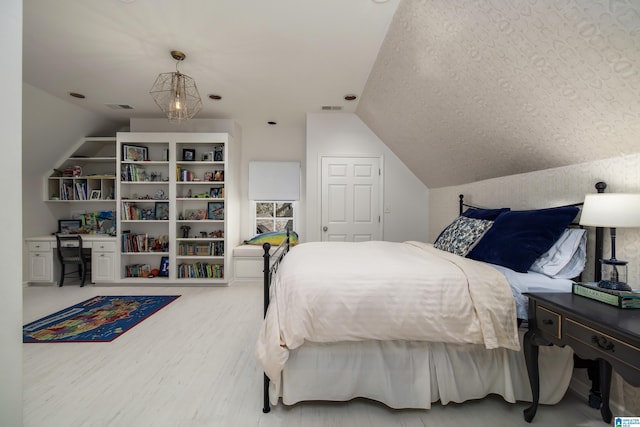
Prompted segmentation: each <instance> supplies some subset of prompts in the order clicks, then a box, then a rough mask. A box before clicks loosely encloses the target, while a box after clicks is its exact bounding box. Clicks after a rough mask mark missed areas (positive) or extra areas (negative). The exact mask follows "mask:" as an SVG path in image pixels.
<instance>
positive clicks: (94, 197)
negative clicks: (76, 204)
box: [89, 190, 102, 200]
mask: <svg viewBox="0 0 640 427" xmlns="http://www.w3.org/2000/svg"><path fill="white" fill-rule="evenodd" d="M101 197H102V191H100V190H91V195H90V196H89V200H100V198H101Z"/></svg>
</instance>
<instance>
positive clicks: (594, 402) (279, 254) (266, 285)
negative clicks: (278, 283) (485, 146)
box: [262, 182, 607, 414]
mask: <svg viewBox="0 0 640 427" xmlns="http://www.w3.org/2000/svg"><path fill="white" fill-rule="evenodd" d="M595 188H596V190H597V192H598V193H604V190H605V189H606V188H607V184H606V183H604V182H598V183H596V185H595ZM458 197H459V199H460V200H459V202H458V207H459V208H458V210H459V214H460V215H462V212H463V211H464V208H472V209H482V207H480V206H474V205H470V204H468V203H465V202H464V195H463V194H460V195H459V196H458ZM582 204H583V202H579V203H573V204H570V205H564V206H582ZM289 233H290V231H289V230H288V229H287V234H286V237H285V239H284V240H283V241H282V243H280V245H279V246H278V248H277V249H276V250H275V252H274V255H271V244H269V243H265V244H263V245H262V248H263V249H264V254H263V255H262V257H263V259H264V267H263V270H262V271H263V291H264V312H263V317H266V315H267V308H268V307H269V290H270V288H271V279H272V278H273V276H274V275H275V274H276V272H277V271H278V268H279V267H280V264H281V263H282V260H283V259H284V257H285V255H286V254H287V253H288V252H289V250H290V249H291V244H290V241H291V238H290V235H289ZM602 255H603V228H601V227H597V228H596V242H595V256H594V278H597V277H600V273H601V267H600V259H601V258H602ZM576 363H577V366H576V367H578V368H580V367H582V368H587V369H588V374H589V379H590V380H591V384H592V387H591V390H590V391H589V406H591V407H593V408H599V407H600V404H601V399H600V388H599V374H598V369H599V368H598V363H597V361H592V360H583V359H580V358H577V359H576ZM262 375H263V406H262V412H263V413H265V414H266V413H269V412H270V411H271V405H270V404H269V377H267V374H265V373H263V374H262Z"/></svg>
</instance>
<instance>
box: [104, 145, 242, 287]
mask: <svg viewBox="0 0 640 427" xmlns="http://www.w3.org/2000/svg"><path fill="white" fill-rule="evenodd" d="M116 139H117V147H118V148H117V156H118V165H119V169H120V174H119V176H118V179H117V191H116V193H117V202H118V205H119V206H118V209H119V213H118V215H117V217H118V227H117V230H118V235H117V238H118V242H119V252H118V254H119V256H118V260H117V262H119V267H118V268H117V269H118V272H119V274H118V279H119V280H120V281H126V282H131V283H145V284H149V283H167V282H171V284H178V285H180V284H208V285H216V284H220V285H223V284H227V283H228V281H229V280H228V279H227V272H228V270H231V269H230V268H228V269H227V267H229V266H230V262H229V261H230V255H229V254H228V253H227V248H228V244H227V218H228V210H227V197H226V195H227V194H228V183H227V181H226V180H225V178H226V177H227V176H228V165H227V157H228V146H229V141H230V136H229V135H228V134H227V133H160V132H144V133H142V132H131V133H129V132H120V133H118V134H117V137H116Z"/></svg>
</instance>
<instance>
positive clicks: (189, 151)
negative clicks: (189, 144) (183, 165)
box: [182, 148, 196, 162]
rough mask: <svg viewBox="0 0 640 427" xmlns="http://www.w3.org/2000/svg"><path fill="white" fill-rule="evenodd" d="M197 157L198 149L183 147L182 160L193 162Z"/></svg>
mask: <svg viewBox="0 0 640 427" xmlns="http://www.w3.org/2000/svg"><path fill="white" fill-rule="evenodd" d="M195 159H196V150H194V149H193V148H183V149H182V160H184V161H185V162H193V161H194V160H195Z"/></svg>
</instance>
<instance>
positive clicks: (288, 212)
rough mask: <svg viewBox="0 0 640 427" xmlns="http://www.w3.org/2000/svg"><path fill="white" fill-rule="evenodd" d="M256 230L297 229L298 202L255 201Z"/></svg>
mask: <svg viewBox="0 0 640 427" xmlns="http://www.w3.org/2000/svg"><path fill="white" fill-rule="evenodd" d="M254 204H255V208H254V210H253V213H254V215H255V222H254V224H255V230H256V233H266V232H268V231H285V230H286V229H289V230H295V211H296V202H293V201H279V202H266V201H256V202H254Z"/></svg>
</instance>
